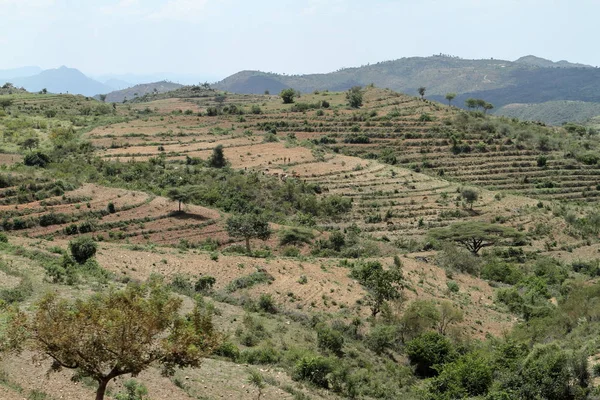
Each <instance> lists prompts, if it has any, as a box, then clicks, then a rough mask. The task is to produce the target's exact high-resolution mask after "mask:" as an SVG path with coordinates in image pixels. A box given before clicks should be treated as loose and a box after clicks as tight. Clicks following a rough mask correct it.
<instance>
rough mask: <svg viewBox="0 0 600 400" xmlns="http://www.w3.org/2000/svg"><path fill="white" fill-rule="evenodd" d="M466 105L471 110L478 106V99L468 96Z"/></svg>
mask: <svg viewBox="0 0 600 400" xmlns="http://www.w3.org/2000/svg"><path fill="white" fill-rule="evenodd" d="M465 106H466V107H467V108H468V109H469V110H471V109H473V108H476V107H477V99H473V98H468V99H466V100H465Z"/></svg>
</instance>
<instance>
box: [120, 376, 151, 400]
mask: <svg viewBox="0 0 600 400" xmlns="http://www.w3.org/2000/svg"><path fill="white" fill-rule="evenodd" d="M123 386H124V387H125V392H121V393H117V395H116V396H115V399H116V400H145V399H147V397H146V395H147V394H148V389H146V386H144V385H143V384H141V383H138V382H136V381H135V380H133V379H128V380H126V381H125V383H124V384H123Z"/></svg>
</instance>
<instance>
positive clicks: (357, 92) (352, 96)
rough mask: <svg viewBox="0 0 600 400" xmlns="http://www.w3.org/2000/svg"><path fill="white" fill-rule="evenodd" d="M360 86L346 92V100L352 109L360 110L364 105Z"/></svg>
mask: <svg viewBox="0 0 600 400" xmlns="http://www.w3.org/2000/svg"><path fill="white" fill-rule="evenodd" d="M361 89H362V88H361V87H360V86H353V87H352V88H350V89H349V90H348V91H347V92H346V100H348V105H349V106H350V107H352V108H359V107H360V106H362V104H363V93H362V90H361Z"/></svg>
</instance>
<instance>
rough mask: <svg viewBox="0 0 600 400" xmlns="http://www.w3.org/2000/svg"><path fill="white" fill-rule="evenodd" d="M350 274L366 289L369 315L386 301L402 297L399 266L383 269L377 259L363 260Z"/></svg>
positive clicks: (376, 311)
mask: <svg viewBox="0 0 600 400" xmlns="http://www.w3.org/2000/svg"><path fill="white" fill-rule="evenodd" d="M351 276H352V277H353V278H355V279H357V280H358V281H359V282H360V284H361V285H363V286H364V288H365V289H366V291H367V304H368V305H369V307H370V308H371V316H373V317H375V316H377V314H379V312H381V308H382V306H383V304H384V303H385V302H386V301H389V300H396V299H399V298H401V297H402V289H403V279H404V276H403V274H402V269H401V266H396V265H394V266H392V267H391V268H389V269H387V270H384V269H383V267H382V265H381V263H379V262H377V261H372V262H365V263H362V264H359V265H358V266H356V267H354V269H353V270H352V273H351Z"/></svg>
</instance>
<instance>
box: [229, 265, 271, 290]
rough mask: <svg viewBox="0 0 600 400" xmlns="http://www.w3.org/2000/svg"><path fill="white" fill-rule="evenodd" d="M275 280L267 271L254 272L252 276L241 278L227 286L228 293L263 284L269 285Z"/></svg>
mask: <svg viewBox="0 0 600 400" xmlns="http://www.w3.org/2000/svg"><path fill="white" fill-rule="evenodd" d="M274 279H275V278H273V276H272V275H271V274H269V273H267V272H265V271H262V270H261V271H257V272H253V273H251V274H250V275H246V276H240V277H239V278H235V279H234V280H233V281H231V282H230V283H229V285H227V291H229V292H235V291H236V290H239V289H246V288H249V287H252V286H254V285H258V284H261V283H269V282H271V281H273V280H274Z"/></svg>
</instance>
